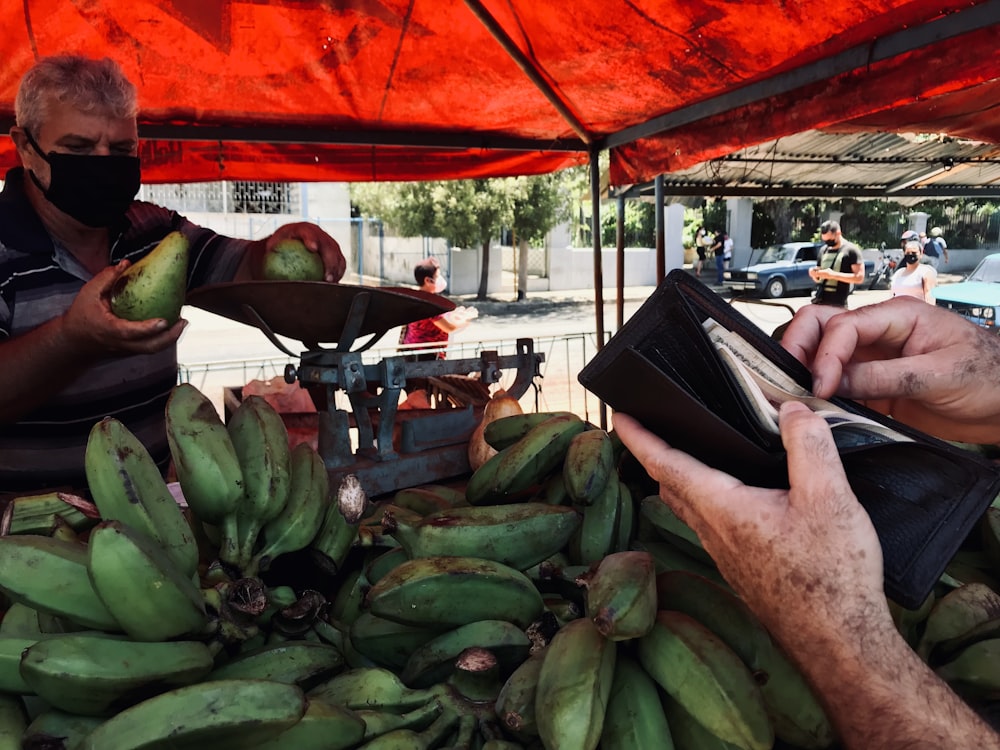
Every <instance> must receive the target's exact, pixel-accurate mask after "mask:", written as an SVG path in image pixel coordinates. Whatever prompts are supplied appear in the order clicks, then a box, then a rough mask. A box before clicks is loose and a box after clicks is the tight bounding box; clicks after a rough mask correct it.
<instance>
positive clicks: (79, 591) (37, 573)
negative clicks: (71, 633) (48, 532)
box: [0, 534, 122, 632]
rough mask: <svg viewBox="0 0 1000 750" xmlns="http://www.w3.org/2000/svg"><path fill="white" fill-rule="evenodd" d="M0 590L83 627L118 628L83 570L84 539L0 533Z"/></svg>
mask: <svg viewBox="0 0 1000 750" xmlns="http://www.w3.org/2000/svg"><path fill="white" fill-rule="evenodd" d="M0 590H2V591H3V593H4V594H6V595H7V597H8V598H9V599H11V600H12V601H14V602H19V603H21V604H24V605H26V606H28V607H31V608H33V609H36V610H38V611H39V612H47V613H49V614H52V615H56V616H58V617H65V618H66V619H68V620H72V621H73V622H75V623H78V624H80V625H82V626H84V627H87V628H94V629H95V630H107V631H109V632H120V631H121V629H122V628H121V625H119V623H118V620H117V619H116V618H115V616H114V615H112V614H111V612H110V611H109V610H108V608H107V607H106V606H105V604H104V602H103V601H102V600H101V597H100V596H98V594H97V591H95V590H94V587H93V585H92V584H91V582H90V576H89V574H88V573H87V545H85V544H83V543H82V542H64V541H61V540H59V539H52V538H51V537H47V536H36V535H34V534H20V535H18V536H6V537H2V538H0Z"/></svg>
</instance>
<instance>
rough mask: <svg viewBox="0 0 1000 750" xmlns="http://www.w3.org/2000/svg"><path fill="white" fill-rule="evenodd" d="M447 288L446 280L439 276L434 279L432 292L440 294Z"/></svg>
mask: <svg viewBox="0 0 1000 750" xmlns="http://www.w3.org/2000/svg"><path fill="white" fill-rule="evenodd" d="M447 288H448V282H447V281H445V280H444V278H442V277H441V276H438V277H436V278H435V279H434V292H435V293H436V294H441V292H443V291H444V290H445V289H447Z"/></svg>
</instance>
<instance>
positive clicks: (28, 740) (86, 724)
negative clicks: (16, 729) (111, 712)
mask: <svg viewBox="0 0 1000 750" xmlns="http://www.w3.org/2000/svg"><path fill="white" fill-rule="evenodd" d="M104 721H105V719H104V717H102V716H79V715H78V714H71V713H69V712H67V711H60V710H59V709H58V708H47V709H45V710H44V711H42V712H41V713H40V714H38V715H37V716H35V718H34V719H32V720H31V723H30V724H29V725H28V726H27V728H26V729H25V730H24V736H23V744H24V747H31V748H48V747H51V748H60V749H61V750H78V748H79V747H80V745H81V744H82V743H83V741H84V739H86V737H87V735H89V734H90V733H91V732H93V731H94V730H95V729H97V727H99V726H100V725H101V724H103V723H104ZM60 743H61V744H60ZM18 747H20V745H18Z"/></svg>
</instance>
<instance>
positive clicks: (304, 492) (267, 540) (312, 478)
mask: <svg viewBox="0 0 1000 750" xmlns="http://www.w3.org/2000/svg"><path fill="white" fill-rule="evenodd" d="M290 461H291V463H290V465H289V472H290V475H291V476H290V479H289V487H288V502H286V503H285V507H284V508H282V509H281V512H280V513H279V514H278V515H277V516H276V517H275V518H273V519H272V520H270V521H268V522H267V523H266V524H264V526H263V528H262V529H261V532H260V533H261V537H262V538H263V545H264V546H263V548H262V549H261V550H260V551H259V552H257V553H256V554H255V555H254V556H253V558H252V559H251V560H250V565H249V566H248V568H247V570H246V571H244V575H254V574H256V572H257V571H258V570H264V571H266V570H267V569H268V568H270V567H271V561H272V560H273V559H274V558H276V557H278V556H279V555H284V554H286V553H288V552H296V551H298V550H300V549H303V548H304V547H306V546H307V545H308V544H309V543H310V542H311V541H312V540H313V539H314V538H315V536H316V534H317V533H319V529H320V526H321V525H322V524H323V520H324V518H325V517H326V510H327V507H328V506H329V505H330V476H329V474H327V471H326V466H325V465H324V463H323V459H322V457H321V456H320V455H319V454H318V453H317V452H316V451H315V450H313V448H312V446H310V445H309V443H299V444H298V445H296V446H295V448H294V449H292V453H291V459H290Z"/></svg>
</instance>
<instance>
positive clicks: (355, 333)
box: [187, 281, 455, 356]
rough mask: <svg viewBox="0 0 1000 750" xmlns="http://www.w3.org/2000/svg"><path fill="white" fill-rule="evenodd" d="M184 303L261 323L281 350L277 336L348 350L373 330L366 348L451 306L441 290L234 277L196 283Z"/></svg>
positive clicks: (309, 345) (310, 345)
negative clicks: (387, 335)
mask: <svg viewBox="0 0 1000 750" xmlns="http://www.w3.org/2000/svg"><path fill="white" fill-rule="evenodd" d="M187 304H189V305H193V306H195V307H199V308H201V309H202V310H207V311H208V312H210V313H215V314H216V315H221V316H223V317H225V318H229V319H230V320H235V321H237V322H239V323H244V324H246V325H249V326H254V327H255V328H259V329H260V330H261V331H263V332H264V334H265V335H266V336H267V337H268V339H269V340H270V341H271V343H273V344H274V345H275V346H277V347H278V348H279V349H280V350H281V351H283V352H284V353H286V354H288V355H290V356H298V355H296V354H293V353H292V352H289V351H288V349H287V348H286V347H285V346H284V344H282V343H281V342H280V341H279V340H278V339H277V336H284V337H286V338H290V339H296V340H298V341H301V342H302V343H303V344H304V345H305V347H306V349H309V350H313V351H315V350H318V349H320V348H321V347H320V344H329V343H333V344H334V345H335V346H333V347H332V349H333V350H334V351H350V350H351V348H352V347H353V346H354V343H355V342H356V341H357V340H358V339H359V338H361V337H364V336H368V335H371V336H372V338H371V339H369V340H368V341H367V342H365V343H364V345H363V346H362V347H361V349H367V348H369V347H370V346H371V345H372V344H374V343H375V342H376V341H378V340H379V339H380V338H381V337H382V336H384V335H385V334H386V333H387V332H388V331H390V330H391V329H393V328H396V327H398V326H403V325H406V324H407V323H412V322H414V321H417V320H423V319H424V318H432V317H434V316H435V315H440V314H441V313H445V312H448V311H450V310H454V309H455V303H454V302H451V301H450V300H447V299H445V298H444V297H442V296H441V295H439V294H431V293H429V292H424V291H420V290H418V289H406V288H405V287H369V286H352V285H350V284H331V283H328V282H325V281H236V282H229V283H224V284H211V285H208V286H204V287H201V288H199V289H195V290H194V291H192V292H190V293H189V294H188V296H187Z"/></svg>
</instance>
